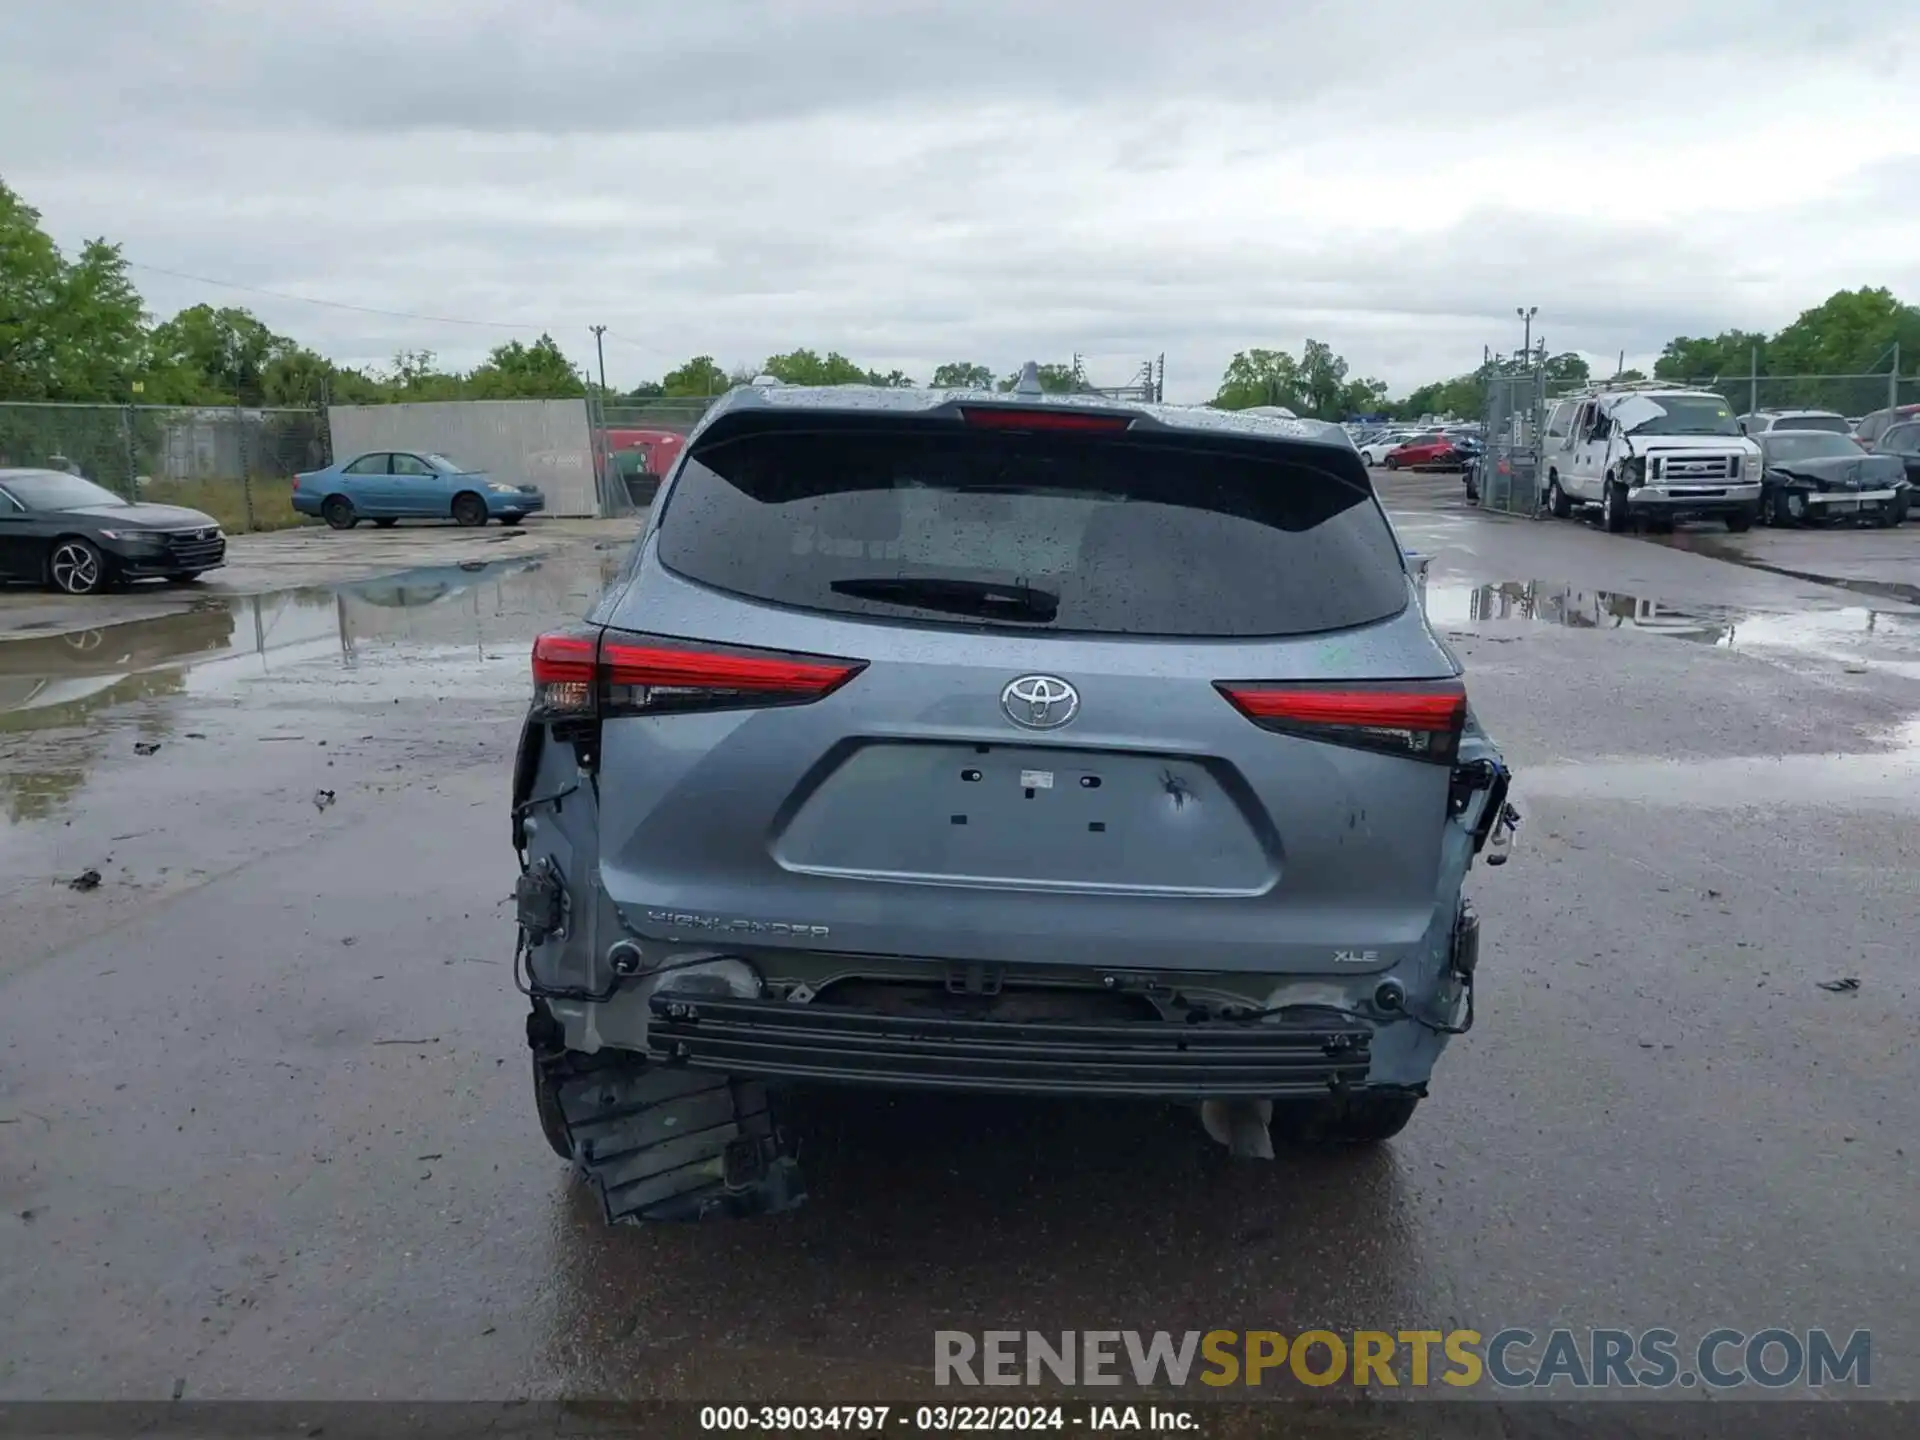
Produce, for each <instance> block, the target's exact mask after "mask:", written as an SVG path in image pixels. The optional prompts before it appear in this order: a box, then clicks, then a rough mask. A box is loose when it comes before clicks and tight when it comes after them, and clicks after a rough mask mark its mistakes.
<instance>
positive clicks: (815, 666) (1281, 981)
mask: <svg viewBox="0 0 1920 1440" xmlns="http://www.w3.org/2000/svg"><path fill="white" fill-rule="evenodd" d="M532 668H533V701H532V705H531V708H530V710H529V713H528V716H527V720H526V724H525V727H524V731H523V734H522V739H521V744H520V751H519V758H518V763H517V765H516V767H515V774H514V785H513V800H512V806H513V816H512V819H513V843H514V848H515V850H516V852H517V854H518V855H519V858H520V865H521V877H520V881H519V885H518V895H517V899H518V926H519V935H518V943H517V946H516V958H515V971H514V973H515V977H516V981H517V983H518V985H519V988H520V989H521V992H522V993H523V994H524V995H526V996H527V997H528V1000H529V1002H530V1005H531V1013H530V1014H529V1016H528V1020H527V1037H528V1040H529V1042H530V1045H531V1049H532V1065H533V1080H534V1092H535V1098H536V1104H537V1108H538V1113H539V1117H540V1121H541V1124H542V1127H543V1129H544V1131H545V1134H546V1137H547V1140H548V1142H549V1143H550V1144H551V1145H552V1147H553V1149H554V1150H555V1151H556V1152H557V1153H558V1154H560V1155H561V1156H563V1157H565V1158H566V1159H568V1160H570V1161H571V1162H573V1163H574V1164H575V1165H577V1166H578V1167H579V1168H580V1169H581V1170H583V1171H584V1172H585V1173H586V1175H587V1176H588V1177H590V1179H591V1180H592V1181H593V1182H594V1184H595V1185H596V1186H597V1187H598V1189H599V1193H600V1195H601V1197H602V1199H603V1201H604V1203H605V1208H606V1214H607V1216H608V1218H609V1219H610V1220H615V1221H631V1220H671V1219H687V1218H699V1217H702V1216H706V1215H714V1214H736V1215H737V1214H751V1213H766V1212H770V1211H775V1210H780V1209H784V1208H786V1207H788V1206H790V1205H792V1204H795V1203H797V1202H798V1201H799V1200H800V1199H801V1197H802V1196H803V1194H804V1185H803V1183H802V1179H801V1176H800V1174H799V1171H798V1168H797V1166H796V1164H795V1161H794V1158H793V1154H792V1147H791V1145H790V1144H789V1141H788V1138H787V1136H786V1134H785V1132H784V1129H783V1127H782V1125H781V1124H780V1122H779V1120H778V1118H777V1114H778V1105H779V1101H780V1095H781V1093H782V1090H783V1088H784V1087H789V1086H795V1085H864V1086H882V1087H889V1088H896V1089H905V1090H937V1091H966V1092H981V1093H995V1094H1015V1095H1022V1096H1035V1097H1042V1096H1075V1097H1097V1098H1103V1099H1112V1100H1129V1099H1131V1100H1144V1101H1152V1102H1159V1103H1166V1102H1177V1103H1184V1104H1190V1105H1192V1106H1193V1107H1194V1108H1195V1109H1196V1110H1198V1111H1200V1112H1201V1115H1202V1118H1203V1119H1204V1121H1205V1123H1206V1126H1207V1128H1208V1130H1209V1131H1210V1132H1211V1133H1213V1134H1214V1135H1215V1136H1216V1137H1217V1138H1219V1139H1220V1140H1222V1141H1223V1142H1224V1143H1226V1144H1228V1145H1230V1146H1231V1147H1232V1148H1233V1149H1234V1150H1235V1151H1236V1152H1239V1153H1247V1154H1256V1155H1271V1154H1272V1153H1273V1151H1272V1149H1271V1141H1270V1138H1269V1137H1270V1136H1272V1135H1275V1134H1278V1135H1280V1136H1282V1138H1287V1139H1294V1140H1299V1141H1303V1142H1311V1143H1331V1144H1368V1143H1374V1142H1378V1141H1380V1140H1384V1139H1386V1138H1388V1137H1390V1136H1392V1135H1393V1134H1395V1133H1397V1132H1398V1131H1399V1130H1400V1129H1401V1128H1402V1127H1403V1126H1404V1125H1406V1123H1407V1122H1408V1120H1409V1119H1410V1117H1411V1116H1412V1115H1413V1113H1414V1110H1415V1107H1416V1106H1417V1104H1418V1103H1419V1101H1420V1099H1421V1097H1423V1096H1424V1095H1425V1094H1426V1090H1427V1083H1428V1079H1429V1076H1430V1074H1431V1072H1432V1070H1433V1066H1434V1062H1435V1061H1436V1059H1437V1058H1438V1057H1439V1055H1440V1053H1441V1051H1442V1050H1443V1048H1444V1047H1445V1046H1446V1044H1447V1043H1448V1041H1449V1039H1450V1038H1451V1037H1453V1036H1455V1035H1459V1034H1462V1033H1464V1032H1465V1031H1466V1030H1467V1029H1468V1028H1469V1027H1470V1026H1471V1025H1472V1023H1473V1012H1474V1006H1473V990H1474V984H1475V980H1476V974H1477V961H1478V957H1479V946H1480V939H1479V936H1480V929H1479V921H1478V919H1477V918H1476V916H1475V913H1474V910H1473V907H1472V906H1471V904H1469V903H1468V902H1467V900H1466V899H1465V898H1463V895H1462V885H1463V881H1464V880H1465V877H1466V874H1467V871H1468V869H1469V867H1470V866H1471V865H1472V863H1473V861H1474V860H1475V858H1476V857H1478V856H1482V855H1484V856H1485V857H1486V858H1487V860H1488V861H1489V863H1498V861H1499V860H1501V859H1503V858H1504V855H1505V848H1506V846H1507V844H1508V843H1509V840H1510V837H1511V834H1512V831H1513V827H1514V826H1515V824H1516V823H1517V821H1518V819H1519V817H1518V815H1517V813H1516V812H1515V811H1514V808H1513V806H1512V805H1511V804H1510V803H1509V802H1508V798H1507V790H1508V784H1509V776H1508V771H1507V767H1506V765H1505V763H1504V762H1503V760H1502V758H1501V756H1500V754H1499V751H1498V750H1497V749H1496V748H1495V746H1494V744H1493V742H1492V741H1491V740H1490V738H1489V737H1488V736H1487V734H1486V733H1485V732H1484V731H1483V730H1482V728H1481V727H1480V725H1479V723H1478V722H1477V720H1476V719H1475V716H1474V714H1473V711H1472V709H1471V707H1470V706H1469V705H1468V703H1467V694H1466V690H1465V687H1464V684H1463V680H1462V676H1461V669H1460V665H1459V664H1458V662H1457V660H1456V659H1455V657H1454V656H1453V655H1452V653H1451V652H1450V651H1449V650H1448V649H1447V647H1446V645H1445V644H1444V643H1443V642H1442V641H1441V640H1440V639H1439V638H1438V637H1437V636H1436V635H1435V634H1434V632H1433V631H1432V629H1431V628H1430V627H1429V625H1428V623H1427V621H1426V618H1425V616H1424V614H1423V612H1422V609H1421V606H1420V604H1419V601H1418V593H1417V590H1416V587H1415V585H1414V583H1413V581H1412V579H1411V577H1410V576H1409V573H1408V569H1407V564H1406V560H1405V558H1404V556H1403V555H1402V553H1401V550H1400V547H1399V544H1398V542H1397V540H1396V539H1395V537H1394V534H1393V531H1392V528H1391V526H1390V525H1389V523H1388V521H1387V517H1386V515H1385V512H1384V511H1383V510H1382V509H1381V507H1380V505H1379V502H1378V499H1377V498H1376V497H1375V495H1374V493H1373V490H1372V487H1371V484H1370V482H1369V479H1368V476H1367V471H1366V468H1365V466H1364V465H1363V464H1362V463H1361V461H1360V457H1359V456H1358V455H1357V454H1356V453H1355V451H1354V449H1353V446H1352V445H1351V443H1350V442H1348V440H1347V439H1346V437H1345V436H1344V435H1343V434H1341V433H1340V432H1339V431H1338V430H1337V429H1336V428H1335V427H1333V426H1330V425H1323V424H1320V423H1318V422H1315V421H1304V420H1295V419H1289V418H1285V417H1259V416H1245V417H1236V416H1230V415H1223V414H1218V413H1214V412H1209V411H1202V410H1190V409H1183V408H1177V407H1163V406H1155V405H1132V404H1120V403H1115V402H1112V401H1107V400H1097V401H1096V400H1090V399H1084V398H1081V397H1057V396H1044V395H1042V394H1040V393H1039V391H1038V386H1037V384H1036V383H1033V382H1032V381H1031V380H1028V381H1025V382H1023V383H1022V385H1021V386H1020V387H1019V388H1017V389H1016V390H1015V391H1014V392H1012V393H1010V394H1008V393H999V394H976V393H970V392H966V393H961V392H939V391H933V392H929V391H920V390H870V389H865V388H863V387H835V388H833V389H823V390H804V389H791V388H787V387H781V386H774V385H758V384H756V385H753V386H746V387H742V388H740V389H737V390H735V391H733V392H732V393H731V394H729V395H728V396H727V397H726V398H725V399H723V400H722V401H721V402H720V403H719V404H717V405H716V406H715V407H714V408H713V410H712V411H711V412H710V413H709V414H708V416H707V417H706V418H705V420H704V421H703V422H702V423H701V425H700V427H699V428H698V429H697V430H696V431H695V433H694V434H693V435H692V436H691V437H690V440H689V443H688V445H687V447H686V449H685V451H684V452H683V454H682V456H681V458H680V460H679V461H678V462H677V464H676V465H675V467H674V470H673V472H672V473H671V474H670V475H669V476H668V477H667V478H666V480H665V483H664V485H663V487H662V490H661V492H660V496H659V498H658V500H657V502H656V504H655V506H654V508H653V511H652V513H651V515H650V516H649V518H648V520H647V522H646V524H645V527H644V529H643V532H642V534H641V536H640V539H639V541H638V542H637V544H636V546H635V548H634V550H633V552H632V553H631V555H630V556H629V557H628V560H627V563H626V565H625V567H624V568H623V570H622V572H621V573H620V575H619V576H618V578H617V579H616V580H615V582H614V583H613V584H612V585H611V586H610V587H609V589H608V590H607V592H606V593H605V594H604V595H603V596H602V597H601V599H600V600H599V601H598V602H597V604H596V605H595V607H594V608H593V610H592V611H591V612H590V613H589V614H588V615H587V616H586V617H585V619H584V620H583V621H582V622H581V623H580V624H578V625H577V626H572V627H569V628H566V629H564V630H559V631H556V632H554V633H551V634H547V635H543V636H542V637H540V639H539V640H538V641H537V642H536V643H535V645H534V647H533V656H532Z"/></svg>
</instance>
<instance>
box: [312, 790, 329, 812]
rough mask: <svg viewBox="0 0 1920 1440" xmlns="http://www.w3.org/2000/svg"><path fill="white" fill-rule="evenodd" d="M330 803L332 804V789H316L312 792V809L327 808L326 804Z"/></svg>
mask: <svg viewBox="0 0 1920 1440" xmlns="http://www.w3.org/2000/svg"><path fill="white" fill-rule="evenodd" d="M331 804H333V791H331V790H316V791H314V792H313V808H314V809H316V810H324V809H326V808H327V806H329V805H331Z"/></svg>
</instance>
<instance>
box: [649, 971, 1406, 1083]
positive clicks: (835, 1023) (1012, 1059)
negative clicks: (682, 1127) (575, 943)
mask: <svg viewBox="0 0 1920 1440" xmlns="http://www.w3.org/2000/svg"><path fill="white" fill-rule="evenodd" d="M650 1008H651V1011H652V1016H651V1020H650V1023H649V1024H648V1027H647V1050H648V1054H649V1056H650V1057H651V1058H652V1059H653V1060H654V1061H655V1062H657V1063H661V1064H665V1065H669V1066H692V1067H696V1068H698V1069H701V1070H710V1071H720V1072H725V1073H728V1074H732V1075H746V1076H757V1077H761V1078H764V1079H779V1080H800V1081H823V1082H831V1083H841V1084H854V1085H879V1086H886V1087H890V1088H897V1089H919V1090H947V1091H971V1092H977V1093H1009V1092H1011V1093H1017V1094H1022V1095H1071V1096H1085V1097H1102V1098H1152V1099H1159V1100H1168V1099H1174V1100H1206V1099H1216V1098H1220V1099H1224V1098H1240V1097H1247V1098H1261V1099H1272V1098H1279V1097H1285V1096H1318V1095H1326V1094H1328V1093H1330V1092H1335V1091H1340V1090H1345V1089H1349V1088H1354V1087H1359V1086H1364V1085H1365V1084H1366V1082H1367V1075H1368V1070H1369V1068H1370V1066H1371V1064H1372V1053H1371V1044H1372V1038H1373V1028H1372V1027H1371V1026H1370V1025H1368V1024H1366V1023H1365V1022H1364V1021H1361V1020H1358V1019H1355V1018H1352V1017H1349V1016H1345V1015H1340V1014H1338V1013H1336V1012H1332V1011H1324V1012H1317V1013H1312V1014H1308V1015H1301V1016H1275V1017H1269V1018H1266V1019H1262V1020H1258V1021H1230V1020H1215V1021H1207V1022H1202V1023H1182V1022H1179V1021H1133V1022H1120V1023H1081V1022H1054V1023H1041V1024H1035V1023H1013V1022H1009V1021H1005V1020H973V1019H957V1018H954V1019H949V1018H933V1017H927V1016H918V1015H914V1016H907V1015H892V1014H879V1013H874V1012H871V1011H866V1010H857V1009H852V1008H848V1007H843V1006H835V1005H826V1004H816V1003H809V1004H795V1003H793V1002H791V1001H787V1000H777V999H746V998H740V997H720V996H704V995H703V996H692V995H681V994H674V993H671V992H669V993H663V994H655V995H654V996H652V997H651V1001H650Z"/></svg>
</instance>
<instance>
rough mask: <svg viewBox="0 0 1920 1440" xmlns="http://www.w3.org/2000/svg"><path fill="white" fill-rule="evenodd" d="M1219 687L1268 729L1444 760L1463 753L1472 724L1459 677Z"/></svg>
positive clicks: (1448, 762) (1230, 682)
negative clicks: (1378, 682) (1464, 735)
mask: <svg viewBox="0 0 1920 1440" xmlns="http://www.w3.org/2000/svg"><path fill="white" fill-rule="evenodd" d="M1214 688H1215V689H1217V690H1218V691H1219V692H1220V693H1221V694H1222V695H1223V696H1225V697H1226V699H1227V701H1228V702H1229V703H1230V704H1231V705H1232V706H1233V707H1234V708H1235V709H1236V710H1238V711H1239V712H1240V713H1241V714H1242V715H1245V716H1246V717H1247V718H1248V719H1249V720H1251V721H1253V723H1254V724H1256V725H1258V726H1259V727H1260V728H1261V729H1263V730H1272V731H1275V732H1276V733H1278V734H1282V735H1294V736H1298V737H1300V738H1301V739H1305V740H1321V741H1325V742H1326V743H1328V744H1332V745H1346V746H1350V747H1352V748H1354V749H1359V750H1376V751H1379V752H1381V753H1382V754H1387V755H1404V756H1406V757H1407V758H1409V759H1412V760H1431V761H1433V762H1434V763H1436V764H1442V765H1451V764H1452V763H1453V762H1454V759H1455V758H1456V757H1457V756H1458V755H1459V753H1460V735H1461V732H1462V731H1463V730H1465V728H1466V723H1467V692H1466V687H1465V686H1463V685H1462V684H1461V683H1460V682H1459V681H1457V680H1443V681H1435V682H1432V683H1420V682H1406V681H1400V682H1395V683H1392V684H1385V685H1365V684H1352V683H1342V684H1334V685H1301V684H1293V683H1281V682H1263V681H1258V680H1219V681H1215V682H1214Z"/></svg>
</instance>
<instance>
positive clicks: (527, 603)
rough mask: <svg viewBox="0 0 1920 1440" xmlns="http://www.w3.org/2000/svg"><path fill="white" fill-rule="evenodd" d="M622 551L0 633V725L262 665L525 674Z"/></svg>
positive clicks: (395, 679)
mask: <svg viewBox="0 0 1920 1440" xmlns="http://www.w3.org/2000/svg"><path fill="white" fill-rule="evenodd" d="M620 559H621V557H620V556H619V555H618V554H614V553H609V554H603V555H598V556H595V557H594V558H593V560H592V561H590V562H587V563H580V562H578V561H569V562H567V563H565V564H558V563H553V562H543V561H541V560H538V559H525V560H508V561H496V562H493V563H490V564H480V563H478V562H470V563H469V564H466V565H448V566H436V567H430V568H423V569H419V570H410V571H406V572H404V573H401V574H398V575H389V576H383V577H381V578H379V579H376V580H368V581H363V582H359V583H355V584H349V585H342V586H339V587H336V588H330V589H329V588H314V589H303V590H283V591H278V592H274V593H270V594H265V595H245V596H209V597H207V598H206V599H204V600H202V601H201V602H200V603H198V604H197V605H195V606H193V607H192V608H190V609H187V610H181V611H175V612H172V613H169V614H166V615H160V616H154V617H151V618H148V619H142V620H127V621H123V622H120V623H118V624H113V625H103V626H100V627H98V628H94V629H87V630H71V631H67V632H66V633H64V634H59V635H41V636H31V637H28V638H21V639H12V640H0V734H3V733H8V732H14V733H18V732H22V731H38V730H47V729H58V728H63V727H69V726H76V725H85V724H88V723H89V722H91V721H93V720H94V719H95V718H96V717H97V716H99V715H101V714H102V713H103V712H106V711H109V710H114V709H117V708H120V707H125V706H131V705H134V704H136V703H138V702H141V701H146V700H154V699H162V698H168V697H177V696H196V695H211V694H217V693H219V692H220V691H222V690H223V689H226V688H228V687H231V686H234V685H236V684H239V683H242V682H246V681H257V680H260V679H262V678H271V679H275V680H281V681H285V682H286V683H288V684H300V683H314V684H324V685H327V686H328V687H329V696H330V698H334V697H335V696H336V694H337V696H338V698H343V699H377V698H381V696H382V695H383V694H391V695H399V694H405V693H409V692H411V693H418V692H419V691H420V689H421V687H422V682H423V679H424V677H423V674H422V671H423V669H430V670H433V671H434V672H436V673H435V677H434V680H433V684H434V686H435V687H436V688H435V691H434V693H445V692H444V690H443V689H442V688H441V687H442V685H443V677H442V674H441V673H440V672H445V673H446V674H448V675H454V676H459V677H461V678H459V679H457V680H455V681H454V683H455V685H456V687H457V689H458V690H459V691H460V693H474V692H475V691H476V690H477V691H479V692H480V693H497V692H503V691H504V690H506V689H507V688H508V687H518V686H520V685H522V684H524V680H525V677H524V673H523V671H524V668H525V666H524V662H525V658H526V657H525V643H526V642H528V641H531V640H532V638H533V637H534V635H536V634H537V633H539V631H540V630H541V629H542V628H543V627H545V626H549V625H551V624H553V623H554V622H555V621H556V620H559V619H564V618H567V617H570V616H577V615H580V614H582V613H583V612H585V610H586V609H587V608H588V607H589V606H590V605H591V604H592V603H593V600H594V599H595V598H596V597H597V596H598V595H599V593H600V591H601V590H602V589H603V588H604V587H605V586H606V585H607V584H608V583H609V582H610V581H611V580H612V579H613V576H614V574H615V573H616V572H617V570H618V568H619V564H620ZM476 661H478V662H481V663H479V664H476V663H475V662H476Z"/></svg>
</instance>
